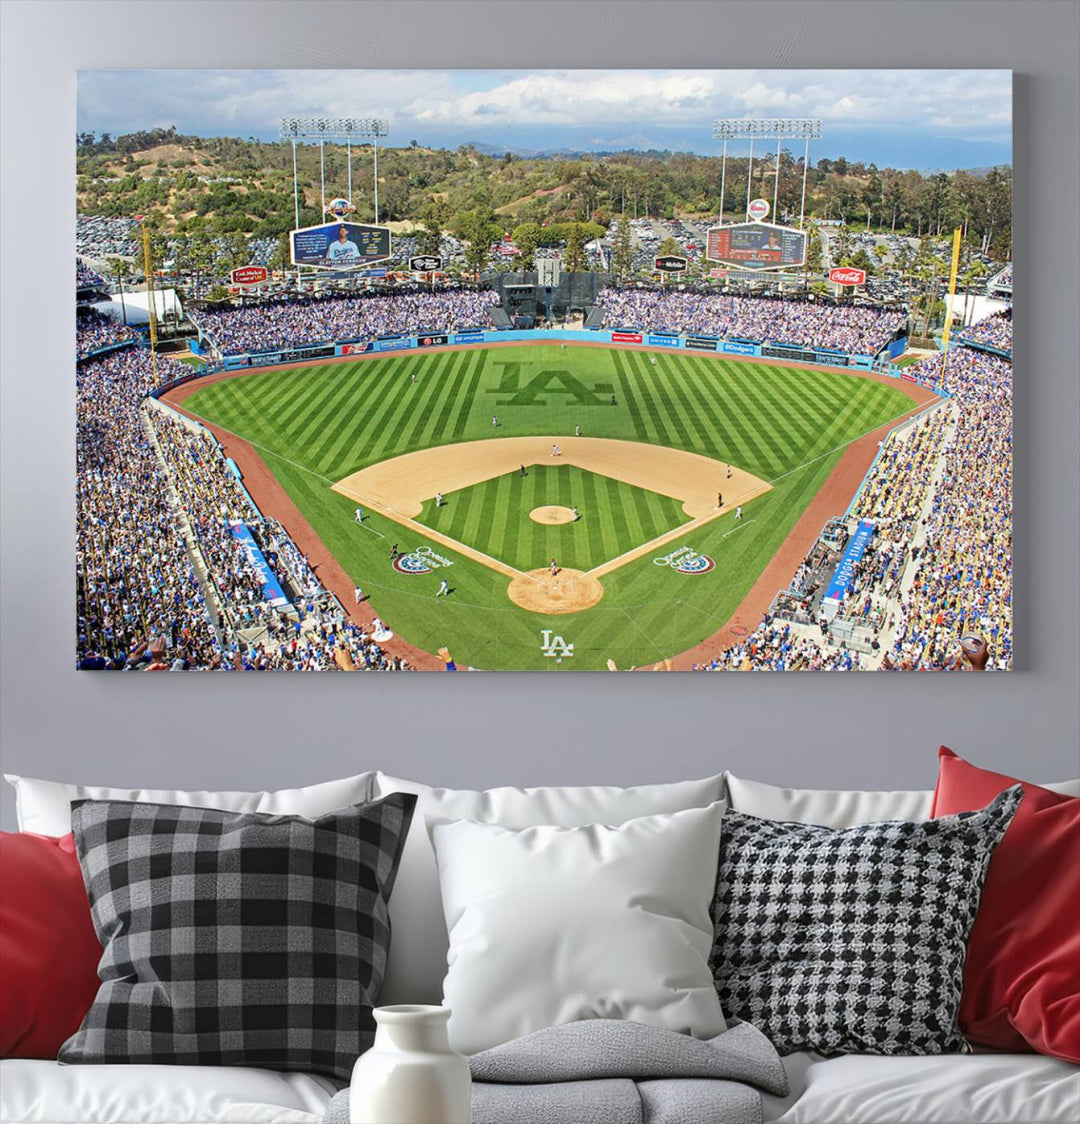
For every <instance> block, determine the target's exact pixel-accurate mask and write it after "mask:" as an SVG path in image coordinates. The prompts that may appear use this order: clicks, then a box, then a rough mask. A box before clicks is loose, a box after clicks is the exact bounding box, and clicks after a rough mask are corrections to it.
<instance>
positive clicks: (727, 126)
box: [713, 117, 821, 230]
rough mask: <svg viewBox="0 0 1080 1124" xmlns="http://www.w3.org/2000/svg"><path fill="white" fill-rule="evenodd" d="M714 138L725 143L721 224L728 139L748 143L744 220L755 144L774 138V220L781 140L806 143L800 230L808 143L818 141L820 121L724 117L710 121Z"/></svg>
mask: <svg viewBox="0 0 1080 1124" xmlns="http://www.w3.org/2000/svg"><path fill="white" fill-rule="evenodd" d="M713 137H714V138H716V139H717V140H722V141H723V142H724V154H723V158H722V160H721V163H720V222H721V223H723V221H724V187H725V179H726V176H727V148H728V141H729V140H748V141H749V142H750V164H749V167H748V169H747V174H746V217H747V218H749V217H750V185H751V182H752V180H753V177H754V141H755V140H772V139H773V137H775V138H776V174H775V179H774V182H773V217H774V218H775V217H776V203H777V200H778V198H779V195H780V144H781V141H783V140H797V139H801V140H804V141H805V142H806V149H805V154H804V155H803V181H802V202H801V203H800V205H799V229H800V230H801V229H802V226H803V219H804V218H805V214H806V172H807V168H808V167H809V165H810V141H811V140H819V139H820V138H821V121H820V119H818V118H816V117H749V118H723V119H720V120H717V121H714V122H713Z"/></svg>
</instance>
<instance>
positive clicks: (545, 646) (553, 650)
mask: <svg viewBox="0 0 1080 1124" xmlns="http://www.w3.org/2000/svg"><path fill="white" fill-rule="evenodd" d="M553 631H554V630H553V629H550V628H545V629H542V630H541V632H540V635H541V636H542V637H543V639H542V640H541V641H540V650H541V651H542V652H543V653H544V655H545V656H559V657H561V656H572V655H573V654H574V645H573V644H567V642H566V641H565V640H564V639H563V638H562V637H561V636H559V635H554V636H553V635H552V632H553Z"/></svg>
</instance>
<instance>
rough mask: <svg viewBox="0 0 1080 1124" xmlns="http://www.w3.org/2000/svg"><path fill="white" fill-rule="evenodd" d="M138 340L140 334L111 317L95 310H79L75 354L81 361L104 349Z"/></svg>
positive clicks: (76, 321) (86, 308) (76, 316)
mask: <svg viewBox="0 0 1080 1124" xmlns="http://www.w3.org/2000/svg"><path fill="white" fill-rule="evenodd" d="M137 338H138V333H137V332H135V330H134V329H132V328H129V327H128V326H127V325H126V324H121V323H120V321H119V320H116V319H114V318H113V317H111V316H104V315H102V313H100V312H98V311H97V310H96V309H94V308H88V307H84V308H79V309H78V310H77V311H76V313H75V354H76V355H77V356H78V357H79V358H80V359H85V358H86V356H88V355H91V354H93V353H94V352H95V351H100V350H101V349H102V348H103V347H111V346H112V345H113V344H117V343H126V342H127V341H128V340H134V339H137Z"/></svg>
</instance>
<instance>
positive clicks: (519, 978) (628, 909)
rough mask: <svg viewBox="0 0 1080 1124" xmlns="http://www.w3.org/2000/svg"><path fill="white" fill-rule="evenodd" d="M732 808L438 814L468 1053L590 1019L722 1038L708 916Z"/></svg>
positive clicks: (454, 1006)
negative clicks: (581, 820) (584, 820)
mask: <svg viewBox="0 0 1080 1124" xmlns="http://www.w3.org/2000/svg"><path fill="white" fill-rule="evenodd" d="M723 812H724V805H723V804H722V803H716V804H711V805H710V806H709V807H707V808H690V809H687V810H686V811H683V812H672V813H671V814H669V815H662V816H642V817H641V818H639V819H633V820H628V821H627V822H626V823H624V824H620V825H618V826H613V827H609V826H606V825H602V824H591V825H589V826H587V827H530V828H525V829H523V830H521V831H512V830H510V829H509V828H505V827H501V826H500V825H498V824H480V823H474V822H472V821H469V820H457V821H455V822H451V823H445V822H439V821H429V824H430V828H431V835H432V839H433V841H434V845H435V854H436V858H437V861H438V867H439V882H440V885H441V888H442V898H443V903H444V909H445V911H446V922H447V927H448V929H449V932H450V956H449V962H450V967H449V971H448V972H447V975H446V983H445V992H446V1002H447V1003H448V1004H449V1006H450V1009H451V1012H452V1013H451V1015H450V1023H449V1029H450V1043H451V1045H452V1046H453V1047H454V1049H455V1050H458V1051H460V1052H461V1053H463V1054H476V1053H479V1052H480V1051H481V1050H487V1049H490V1048H491V1047H493V1046H500V1045H502V1044H503V1043H504V1042H509V1041H510V1040H511V1039H515V1038H520V1037H521V1036H522V1035H525V1034H531V1033H532V1032H533V1031H537V1030H543V1029H544V1028H546V1027H551V1026H557V1025H559V1024H561V1023H568V1022H577V1021H579V1020H581V1019H629V1020H632V1021H634V1022H638V1023H644V1024H645V1025H647V1026H655V1027H662V1028H664V1029H666V1030H672V1031H676V1032H677V1033H680V1034H690V1035H692V1036H693V1037H695V1038H713V1037H715V1036H716V1035H717V1034H720V1033H721V1032H722V1031H723V1030H724V1017H723V1014H722V1013H721V1009H720V1002H719V1000H718V999H717V997H716V990H715V988H714V987H713V982H712V974H711V973H710V971H709V953H710V951H711V949H712V942H713V925H712V918H711V916H710V914H709V901H710V897H711V891H712V889H713V887H714V886H715V883H716V862H717V852H718V850H719V846H720V827H721V820H722V817H723Z"/></svg>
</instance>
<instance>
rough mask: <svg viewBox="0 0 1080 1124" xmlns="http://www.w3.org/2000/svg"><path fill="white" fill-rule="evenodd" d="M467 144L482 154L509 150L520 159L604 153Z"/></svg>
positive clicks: (495, 153)
mask: <svg viewBox="0 0 1080 1124" xmlns="http://www.w3.org/2000/svg"><path fill="white" fill-rule="evenodd" d="M469 144H470V146H471V147H472V148H475V149H476V151H477V152H479V153H481V154H482V155H484V156H503V155H505V154H506V153H507V152H509V153H510V155H511V156H517V157H518V158H519V159H522V160H548V159H551V158H552V157H555V156H561V157H566V156H584V155H585V154H586V153H587V154H588V155H590V156H603V155H605V153H602V152H594V151H593V150H592V149H585V148H539V149H538V148H513V147H511V148H500V147H499V145H497V144H481V143H479V142H478V141H470V142H469Z"/></svg>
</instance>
